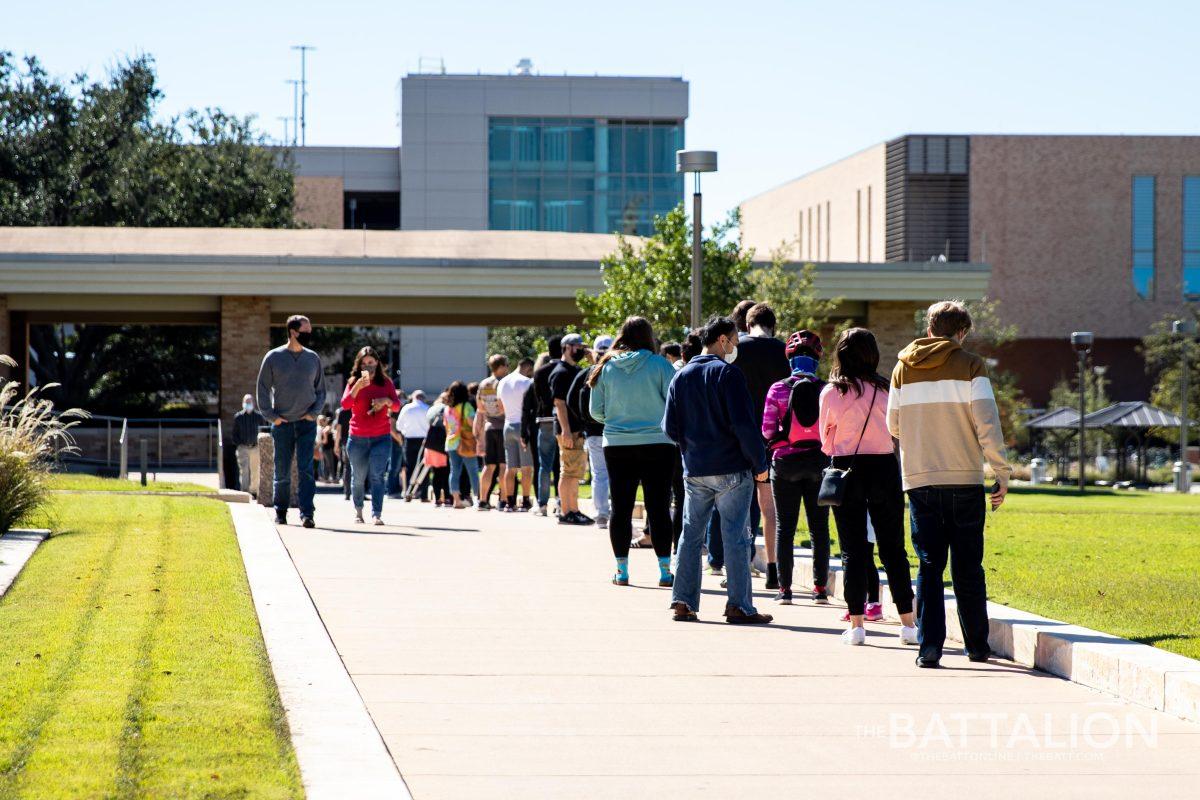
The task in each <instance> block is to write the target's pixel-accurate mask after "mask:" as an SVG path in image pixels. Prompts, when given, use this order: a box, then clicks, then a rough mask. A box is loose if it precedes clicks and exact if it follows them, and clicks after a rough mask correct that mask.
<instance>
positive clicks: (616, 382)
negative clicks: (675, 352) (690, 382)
mask: <svg viewBox="0 0 1200 800" xmlns="http://www.w3.org/2000/svg"><path fill="white" fill-rule="evenodd" d="M654 351H655V346H654V328H653V327H651V325H650V322H649V321H648V320H646V319H645V318H643V317H630V318H629V319H627V320H625V324H624V325H622V326H621V334H620V335H619V336H618V337H617V340H616V342H614V343H613V346H612V349H610V350H609V351H608V353H607V354H606V355H605V356H604V358H602V359H600V363H599V364H597V365H596V366H595V367H594V368H593V369H592V374H591V375H589V376H588V385H589V386H591V387H592V392H591V398H590V400H589V404H588V409H589V411H590V412H591V415H592V416H593V417H594V418H595V419H596V421H597V422H600V423H603V424H604V461H605V463H606V464H608V477H609V489H610V492H611V495H612V519H611V520H610V521H609V523H608V536H609V540H610V541H611V542H612V549H613V555H614V556H616V559H617V574H616V575H614V576H613V583H615V584H616V585H618V586H628V585H629V543H630V541H631V540H632V538H633V505H634V502H635V501H636V500H637V490H638V486H639V485H640V486H641V487H642V500H643V503H644V505H645V509H646V520H647V521H648V522H649V526H650V537H651V539H652V541H653V542H654V552H655V554H656V555H657V556H658V570H659V577H658V585H659V586H670V585H672V584H673V583H674V577H673V576H672V575H671V531H672V528H671V476H672V474H673V471H674V469H675V461H676V460H677V459H678V457H679V451H678V448H677V447H676V445H675V443H674V442H672V441H671V440H670V439H668V438H667V435H666V434H665V433H663V431H662V418H663V411H664V410H665V409H666V405H667V389H668V387H669V386H670V385H671V379H672V378H673V377H675V370H674V369H673V368H672V367H671V362H669V361H667V360H666V359H665V358H663V357H662V356H660V355H658V354H657V353H655V352H654Z"/></svg>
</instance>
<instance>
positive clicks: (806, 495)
mask: <svg viewBox="0 0 1200 800" xmlns="http://www.w3.org/2000/svg"><path fill="white" fill-rule="evenodd" d="M820 489H821V467H820V466H817V465H815V464H814V465H813V466H812V468H809V469H797V468H795V467H791V466H790V465H786V464H784V463H777V464H776V465H775V469H774V471H773V475H772V479H771V494H772V495H773V496H774V497H775V515H776V517H777V527H776V535H775V561H776V563H778V564H779V588H781V589H790V588H792V566H793V564H794V558H793V554H792V548H793V546H794V541H795V538H796V526H797V524H798V523H799V521H800V505H801V503H803V504H804V516H805V519H806V520H807V521H808V534H809V537H810V538H811V539H812V551H813V586H821V587H824V586H825V584H826V583H828V582H829V509H828V508H827V507H824V506H818V505H817V494H818V492H819V491H820Z"/></svg>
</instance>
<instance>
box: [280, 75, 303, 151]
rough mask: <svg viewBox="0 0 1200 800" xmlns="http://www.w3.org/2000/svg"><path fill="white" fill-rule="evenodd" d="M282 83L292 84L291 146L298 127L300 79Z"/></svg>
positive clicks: (293, 144)
mask: <svg viewBox="0 0 1200 800" xmlns="http://www.w3.org/2000/svg"><path fill="white" fill-rule="evenodd" d="M284 83H290V84H291V85H292V147H295V146H296V131H298V130H299V129H300V81H298V80H295V79H294V78H293V79H289V80H286V81H284Z"/></svg>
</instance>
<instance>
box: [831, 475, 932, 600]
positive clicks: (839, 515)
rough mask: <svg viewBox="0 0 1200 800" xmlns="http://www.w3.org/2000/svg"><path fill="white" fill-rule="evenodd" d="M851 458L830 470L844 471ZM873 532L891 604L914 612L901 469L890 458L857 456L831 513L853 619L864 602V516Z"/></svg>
mask: <svg viewBox="0 0 1200 800" xmlns="http://www.w3.org/2000/svg"><path fill="white" fill-rule="evenodd" d="M850 461H851V457H850V456H838V457H836V458H834V459H833V463H834V466H837V467H842V468H843V469H845V468H846V467H847V466H848V465H849V464H850ZM868 514H869V515H870V516H871V525H872V526H873V527H874V528H875V543H876V547H877V548H878V550H879V560H880V561H882V562H883V569H884V571H885V572H886V573H887V577H888V588H889V589H890V590H891V593H892V601H893V602H894V603H895V604H896V610H897V611H898V612H900V613H901V614H907V613H909V612H910V611H912V604H913V590H912V572H911V571H910V570H909V567H908V554H907V553H905V551H904V491H903V489H902V488H901V484H900V463H899V462H898V461H897V460H896V457H895V456H894V455H892V454H890V453H888V454H882V455H859V456H857V457H856V458H855V460H854V466H853V468H852V469H851V470H850V474H849V475H848V476H847V478H846V496H845V499H844V500H843V501H842V504H841V505H840V506H837V507H835V508H834V509H833V518H834V519H835V520H837V527H838V539H839V540H840V541H841V544H842V562H843V564H844V565H845V571H844V572H843V573H842V574H843V575H844V577H845V579H846V590H845V599H846V605H847V606H848V607H849V611H850V614H851V616H858V615H861V614H862V613H863V608H864V606H865V605H866V602H867V570H868V569H869V568H871V567H874V564H871V565H869V566H868V564H867V559H868V558H869V553H870V551H869V550H868V546H869V544H870V543H869V542H868V541H867V515H868Z"/></svg>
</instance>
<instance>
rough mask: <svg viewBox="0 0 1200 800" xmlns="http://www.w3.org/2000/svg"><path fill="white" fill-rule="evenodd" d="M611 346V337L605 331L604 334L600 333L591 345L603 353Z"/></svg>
mask: <svg viewBox="0 0 1200 800" xmlns="http://www.w3.org/2000/svg"><path fill="white" fill-rule="evenodd" d="M612 346H613V337H611V336H609V335H608V334H607V333H605V334H602V335H600V336H597V337H596V343H595V344H594V345H592V349H593V350H595V351H597V352H600V353H603V352H605V351H607V350H608V349H609V348H610V347H612Z"/></svg>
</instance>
